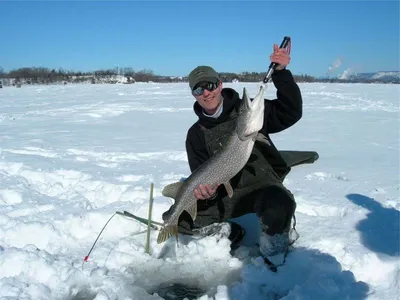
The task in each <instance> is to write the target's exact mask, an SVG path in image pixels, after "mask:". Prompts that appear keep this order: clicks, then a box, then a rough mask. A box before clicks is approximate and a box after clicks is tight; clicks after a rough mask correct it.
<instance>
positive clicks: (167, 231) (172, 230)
mask: <svg viewBox="0 0 400 300" xmlns="http://www.w3.org/2000/svg"><path fill="white" fill-rule="evenodd" d="M172 235H175V237H176V240H178V224H169V225H165V226H164V227H163V228H161V230H160V233H159V234H158V237H157V243H158V244H161V243H163V242H165V241H166V240H168V239H169V238H170V237H171V236H172Z"/></svg>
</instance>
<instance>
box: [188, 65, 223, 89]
mask: <svg viewBox="0 0 400 300" xmlns="http://www.w3.org/2000/svg"><path fill="white" fill-rule="evenodd" d="M215 80H220V79H219V75H218V73H217V72H216V71H215V70H214V69H213V68H211V67H209V66H198V67H196V68H195V69H193V70H192V72H190V74H189V86H190V89H191V90H193V88H194V87H195V86H196V84H198V83H200V82H202V81H215Z"/></svg>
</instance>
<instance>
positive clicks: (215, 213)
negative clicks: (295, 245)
mask: <svg viewBox="0 0 400 300" xmlns="http://www.w3.org/2000/svg"><path fill="white" fill-rule="evenodd" d="M252 188H253V190H252V191H249V189H242V190H235V192H234V196H233V197H232V198H229V197H227V196H224V197H223V198H222V199H218V198H217V200H199V201H198V204H197V210H198V211H197V217H196V220H195V222H193V221H192V218H191V217H190V215H189V214H188V213H187V212H186V211H184V212H183V213H182V214H181V216H180V219H179V232H180V233H182V234H193V231H192V230H193V229H198V228H202V227H204V226H207V225H211V224H213V223H221V222H224V221H226V220H227V219H231V218H236V217H240V216H243V215H245V214H249V213H255V214H256V215H257V216H258V217H259V218H260V221H261V222H262V224H263V225H265V226H262V228H263V230H265V232H266V233H267V234H270V235H274V234H279V233H283V232H285V231H289V229H290V225H291V220H292V217H293V215H294V212H295V209H296V203H295V200H294V197H293V195H292V193H291V192H290V191H289V190H287V189H286V188H285V187H284V186H283V185H269V186H267V187H265V186H261V187H259V188H257V187H252ZM254 188H256V189H254ZM167 213H168V212H165V213H164V216H165V214H167Z"/></svg>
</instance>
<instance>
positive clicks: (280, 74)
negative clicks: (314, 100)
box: [263, 69, 303, 134]
mask: <svg viewBox="0 0 400 300" xmlns="http://www.w3.org/2000/svg"><path fill="white" fill-rule="evenodd" d="M271 79H272V82H273V83H274V85H275V87H276V89H277V92H276V94H277V99H275V100H272V101H271V100H265V115H264V126H263V131H265V132H266V133H267V134H269V133H276V132H280V131H282V130H285V129H287V128H289V127H290V126H292V125H293V124H295V123H296V122H297V121H298V120H300V119H301V117H302V114H303V99H302V96H301V92H300V88H299V86H298V85H297V84H296V82H295V81H294V78H293V75H292V73H291V72H290V71H289V70H285V69H284V70H280V71H275V72H274V73H273V74H272V77H271Z"/></svg>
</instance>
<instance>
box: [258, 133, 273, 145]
mask: <svg viewBox="0 0 400 300" xmlns="http://www.w3.org/2000/svg"><path fill="white" fill-rule="evenodd" d="M256 141H259V142H261V143H263V144H266V145H268V146H271V143H270V142H269V141H268V139H267V137H266V136H265V135H263V134H262V133H258V134H257V137H256Z"/></svg>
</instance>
